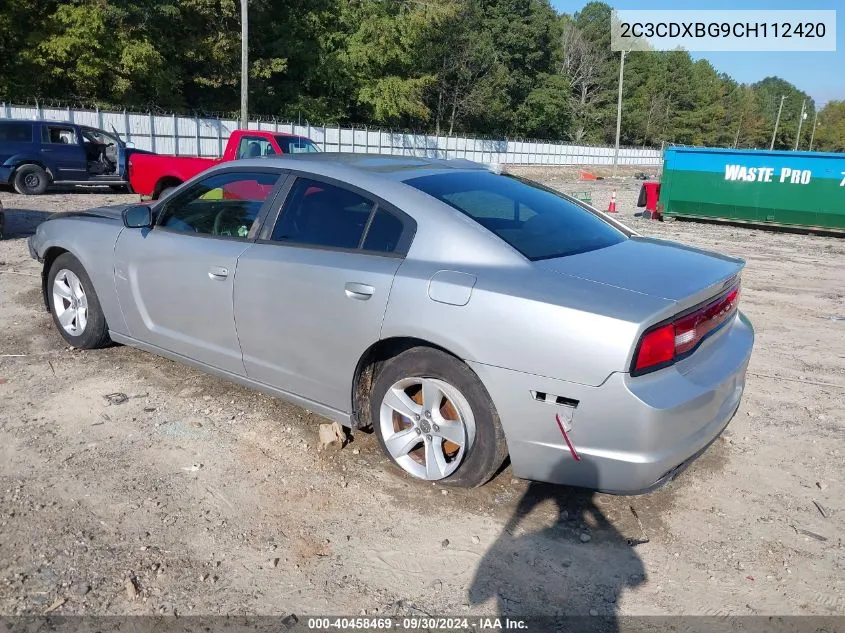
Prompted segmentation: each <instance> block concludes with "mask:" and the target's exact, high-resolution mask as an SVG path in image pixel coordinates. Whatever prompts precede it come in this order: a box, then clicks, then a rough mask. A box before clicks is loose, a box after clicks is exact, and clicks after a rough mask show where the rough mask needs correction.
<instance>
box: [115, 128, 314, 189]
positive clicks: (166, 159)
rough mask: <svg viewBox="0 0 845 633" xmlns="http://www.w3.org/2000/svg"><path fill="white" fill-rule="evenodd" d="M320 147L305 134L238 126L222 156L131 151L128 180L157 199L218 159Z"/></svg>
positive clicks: (311, 150) (269, 154) (258, 155)
mask: <svg viewBox="0 0 845 633" xmlns="http://www.w3.org/2000/svg"><path fill="white" fill-rule="evenodd" d="M319 151H320V150H319V149H318V148H317V146H316V145H315V144H314V142H313V141H312V140H311V139H309V138H306V137H304V136H297V135H295V134H282V133H280V132H266V131H260V130H235V131H234V132H232V135H231V136H230V137H229V141H228V143H227V144H226V151H225V152H223V156H222V158H200V157H198V156H167V155H163V154H132V156H130V157H129V184H130V185H131V186H132V189H133V190H134V191H135V193H138V194H140V195H142V196H145V197H150V198H153V199H155V198H160V197H163V196H165V195H167V193H168V192H169V190H170V189H173V188H174V187H176V186H178V185H181V184H182V183H183V182H185V181H186V180H188V179H189V178H193V177H194V176H196V175H197V174H198V173H200V172H202V171H205V170H206V169H208V168H209V167H212V166H214V165H217V164H218V163H223V162H226V161H229V160H237V159H239V158H258V157H260V156H274V155H276V154H296V153H300V152H319Z"/></svg>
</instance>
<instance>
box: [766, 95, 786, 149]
mask: <svg viewBox="0 0 845 633" xmlns="http://www.w3.org/2000/svg"><path fill="white" fill-rule="evenodd" d="M784 99H786V96H785V95H783V96H781V98H780V107H779V108H778V118H777V119H775V131H774V133H773V134H772V144H771V145H769V149H770V150H773V149H774V148H775V137H776V136H777V135H778V125H780V113H781V112H782V111H783V100H784Z"/></svg>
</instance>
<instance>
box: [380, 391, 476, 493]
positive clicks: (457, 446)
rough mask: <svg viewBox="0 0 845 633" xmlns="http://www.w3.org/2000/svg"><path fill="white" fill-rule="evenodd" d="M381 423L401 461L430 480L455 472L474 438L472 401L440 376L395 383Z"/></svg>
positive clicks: (416, 474) (388, 445)
mask: <svg viewBox="0 0 845 633" xmlns="http://www.w3.org/2000/svg"><path fill="white" fill-rule="evenodd" d="M379 424H380V430H381V435H382V438H383V440H384V445H385V447H386V448H387V452H388V453H389V454H390V456H391V457H392V458H393V459H394V460H395V461H396V463H397V464H398V465H399V466H400V467H401V468H402V469H403V470H405V471H406V472H408V473H409V474H411V475H413V476H414V477H418V478H420V479H426V480H429V481H437V480H440V479H445V478H446V477H448V476H449V475H451V474H452V473H454V472H455V471H456V470H457V469H458V467H459V466H460V465H461V462H462V461H463V460H464V457H465V456H466V453H467V450H468V449H469V448H470V447H471V446H472V444H473V442H474V440H475V418H474V416H473V413H472V408H471V407H470V405H469V402H468V401H467V399H466V398H465V397H464V395H463V394H462V393H461V392H460V391H459V390H458V389H457V388H456V387H454V386H453V385H451V384H449V383H448V382H446V381H444V380H440V379H437V378H424V377H413V378H403V379H402V380H399V381H397V382H395V383H394V384H393V385H392V386H391V387H390V389H388V390H387V393H385V395H384V398H383V399H382V403H381V408H380V413H379Z"/></svg>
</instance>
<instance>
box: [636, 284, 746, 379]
mask: <svg viewBox="0 0 845 633" xmlns="http://www.w3.org/2000/svg"><path fill="white" fill-rule="evenodd" d="M737 304H739V286H738V285H737V286H734V287H733V288H731V289H730V290H728V291H727V292H725V293H723V294H722V295H720V296H719V297H717V298H716V299H714V300H713V301H711V302H709V303H707V304H705V305H703V306H701V307H700V308H695V309H694V310H693V311H692V312H687V313H686V314H682V315H680V316H678V317H675V319H673V320H672V321H671V322H669V323H662V324H660V325H657V326H655V327H653V328H651V329H649V330H646V332H645V333H644V334H643V336H642V338H641V339H640V344H639V345H638V346H637V353H636V354H635V355H634V363H633V366H632V368H631V374H633V375H639V374H645V373H648V372H650V371H655V370H657V369H661V368H663V367H667V366H669V365H671V364H672V363H674V362H675V361H677V360H680V359H681V358H683V357H684V356H687V355H688V354H691V353H692V352H693V351H694V350H695V348H696V347H698V344H699V343H701V341H703V340H704V339H705V338H707V336H708V335H709V334H711V333H712V332H713V331H715V330H717V329H718V328H719V327H720V326H721V325H722V324H723V323H725V322H726V321H727V320H728V319H730V318H731V317H732V316H733V314H734V313H735V312H736V309H737Z"/></svg>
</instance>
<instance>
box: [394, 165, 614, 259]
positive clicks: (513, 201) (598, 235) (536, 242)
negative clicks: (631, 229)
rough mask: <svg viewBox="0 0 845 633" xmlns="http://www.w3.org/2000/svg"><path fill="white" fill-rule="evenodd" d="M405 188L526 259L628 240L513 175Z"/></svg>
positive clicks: (435, 178) (426, 181)
mask: <svg viewBox="0 0 845 633" xmlns="http://www.w3.org/2000/svg"><path fill="white" fill-rule="evenodd" d="M405 184H408V185H411V186H412V187H414V188H416V189H419V190H420V191H423V192H425V193H427V194H429V195H430V196H433V197H435V198H437V199H438V200H440V201H441V202H445V203H446V204H448V205H449V206H451V207H454V208H455V209H457V210H458V211H460V212H461V213H463V214H465V215H467V216H469V217H471V218H472V219H473V220H475V221H476V222H478V223H479V224H480V225H482V226H483V227H484V228H486V229H488V230H489V231H491V232H492V233H495V234H496V235H497V236H499V237H500V238H501V239H503V240H504V241H505V242H507V243H508V244H510V245H511V246H512V247H514V248H515V249H516V250H518V251H519V252H520V253H522V254H523V255H525V257H527V258H528V259H530V260H539V259H551V258H553V257H565V256H566V255H575V254H578V253H586V252H588V251H594V250H598V249H600V248H606V247H608V246H612V245H614V244H618V243H619V242H622V241H624V240H625V239H627V238H626V236H625V234H624V233H623V232H622V231H620V230H618V229H616V228H614V227H613V226H612V225H611V224H609V223H607V222H606V221H604V220H603V219H602V218H600V217H599V216H598V215H596V214H595V213H591V212H590V211H588V210H587V209H584V208H583V207H581V206H579V205H577V204H576V203H574V202H572V201H570V200H567V199H566V198H564V197H562V196H561V195H560V194H558V193H557V192H555V191H554V190H552V189H547V188H546V187H543V186H542V185H539V184H537V183H534V182H531V181H528V180H523V179H521V178H516V177H514V176H506V175H497V174H493V173H490V172H486V171H476V172H471V171H460V172H453V173H447V174H434V175H432V176H421V177H419V178H412V179H410V180H406V181H405Z"/></svg>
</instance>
